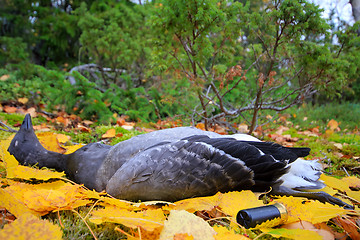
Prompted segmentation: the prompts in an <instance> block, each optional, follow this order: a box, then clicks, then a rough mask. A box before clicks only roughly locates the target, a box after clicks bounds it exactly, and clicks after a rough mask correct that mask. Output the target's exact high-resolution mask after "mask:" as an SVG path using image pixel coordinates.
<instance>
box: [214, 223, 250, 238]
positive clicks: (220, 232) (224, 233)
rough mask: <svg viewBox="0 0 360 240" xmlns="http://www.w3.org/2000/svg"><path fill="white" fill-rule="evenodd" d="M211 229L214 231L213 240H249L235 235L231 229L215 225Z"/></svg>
mask: <svg viewBox="0 0 360 240" xmlns="http://www.w3.org/2000/svg"><path fill="white" fill-rule="evenodd" d="M213 229H214V230H215V231H216V233H217V234H216V235H215V239H216V240H228V239H231V240H248V239H250V238H248V237H245V236H244V235H241V234H237V233H235V232H234V230H232V229H228V228H227V227H223V226H218V225H215V226H214V227H213Z"/></svg>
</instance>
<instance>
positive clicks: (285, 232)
mask: <svg viewBox="0 0 360 240" xmlns="http://www.w3.org/2000/svg"><path fill="white" fill-rule="evenodd" d="M260 230H261V231H262V232H263V233H267V234H270V235H271V236H273V237H286V238H290V239H294V240H303V239H311V240H322V239H323V238H322V237H321V236H320V235H319V234H318V233H316V232H314V231H311V230H304V229H284V228H268V229H260Z"/></svg>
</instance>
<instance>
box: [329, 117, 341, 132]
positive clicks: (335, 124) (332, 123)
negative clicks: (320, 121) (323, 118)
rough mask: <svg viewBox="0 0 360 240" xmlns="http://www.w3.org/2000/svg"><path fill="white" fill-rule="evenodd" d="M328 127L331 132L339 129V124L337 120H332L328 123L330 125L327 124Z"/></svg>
mask: <svg viewBox="0 0 360 240" xmlns="http://www.w3.org/2000/svg"><path fill="white" fill-rule="evenodd" d="M327 126H328V127H329V128H330V130H333V131H334V130H336V129H337V128H338V127H339V123H338V122H337V121H336V120H334V119H331V120H330V121H329V122H328V124H327Z"/></svg>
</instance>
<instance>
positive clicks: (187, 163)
mask: <svg viewBox="0 0 360 240" xmlns="http://www.w3.org/2000/svg"><path fill="white" fill-rule="evenodd" d="M204 139H209V138H208V137H206V136H205V138H203V137H202V136H199V137H194V138H186V139H182V140H179V141H175V142H164V143H160V144H157V145H155V146H152V147H150V148H148V149H146V150H145V151H143V152H141V153H139V154H137V155H136V156H135V157H133V158H132V159H130V160H129V161H127V162H126V163H124V164H123V165H122V167H121V168H120V169H118V170H117V171H116V173H115V174H114V175H113V176H112V178H111V179H110V181H109V182H108V184H107V187H106V190H107V192H108V193H110V194H111V195H113V196H115V197H118V198H124V199H129V200H139V199H141V200H148V199H152V200H154V199H159V200H168V201H174V200H178V199H183V198H189V197H195V196H205V195H211V194H215V193H216V192H218V191H221V192H225V191H230V190H241V189H253V187H254V186H262V185H264V186H265V185H266V186H267V187H268V186H269V185H271V184H273V183H274V182H275V181H277V179H278V178H279V177H280V176H281V175H283V174H284V173H285V172H286V163H283V162H280V161H276V160H275V159H274V158H273V157H271V156H270V155H261V154H260V153H259V151H258V150H257V149H256V148H255V147H253V146H251V145H248V144H246V143H244V142H241V141H236V140H235V139H230V138H229V139H227V138H216V139H213V140H214V143H217V144H218V145H216V144H209V143H207V142H206V141H204ZM228 144H230V145H236V146H237V147H235V148H234V149H237V148H240V150H239V151H240V152H241V151H245V153H239V152H236V151H235V154H234V153H231V154H230V153H227V152H225V151H224V150H222V149H223V148H224V147H223V145H226V146H227V145H228ZM244 144H245V145H244ZM247 154H252V155H253V157H252V158H247V159H246V161H244V160H243V159H242V158H240V156H245V155H247ZM257 175H258V176H257ZM274 176H275V177H274Z"/></svg>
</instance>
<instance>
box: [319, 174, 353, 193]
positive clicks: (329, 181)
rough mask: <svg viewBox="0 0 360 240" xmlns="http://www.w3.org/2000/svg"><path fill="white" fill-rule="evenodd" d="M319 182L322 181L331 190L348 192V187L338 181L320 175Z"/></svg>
mask: <svg viewBox="0 0 360 240" xmlns="http://www.w3.org/2000/svg"><path fill="white" fill-rule="evenodd" d="M320 180H322V181H324V183H325V184H326V185H327V186H329V187H331V188H335V189H338V190H340V191H342V192H346V191H350V188H349V185H348V184H347V183H346V182H344V181H342V180H340V179H337V178H334V177H330V176H327V175H325V174H321V176H320Z"/></svg>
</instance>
